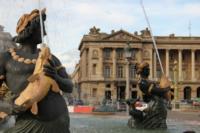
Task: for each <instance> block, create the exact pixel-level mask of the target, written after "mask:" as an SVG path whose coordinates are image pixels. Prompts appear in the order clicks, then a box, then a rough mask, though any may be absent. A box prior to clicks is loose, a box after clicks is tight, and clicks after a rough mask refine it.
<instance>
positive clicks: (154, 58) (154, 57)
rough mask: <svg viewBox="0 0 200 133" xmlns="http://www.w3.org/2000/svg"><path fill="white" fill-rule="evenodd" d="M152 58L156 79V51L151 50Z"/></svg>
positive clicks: (155, 77)
mask: <svg viewBox="0 0 200 133" xmlns="http://www.w3.org/2000/svg"><path fill="white" fill-rule="evenodd" d="M153 60H154V63H153V65H154V79H157V56H156V51H155V50H154V51H153Z"/></svg>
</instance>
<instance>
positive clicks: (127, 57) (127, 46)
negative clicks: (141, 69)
mask: <svg viewBox="0 0 200 133" xmlns="http://www.w3.org/2000/svg"><path fill="white" fill-rule="evenodd" d="M124 51H125V57H126V100H128V99H129V98H130V89H129V88H130V83H129V82H130V76H129V60H130V58H131V47H130V43H129V42H128V43H127V44H126V47H125V49H124ZM126 111H127V114H128V113H129V106H128V105H126Z"/></svg>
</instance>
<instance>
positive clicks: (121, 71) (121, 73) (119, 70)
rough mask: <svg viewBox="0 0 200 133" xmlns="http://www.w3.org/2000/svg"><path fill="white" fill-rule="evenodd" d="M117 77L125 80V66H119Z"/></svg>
mask: <svg viewBox="0 0 200 133" xmlns="http://www.w3.org/2000/svg"><path fill="white" fill-rule="evenodd" d="M117 77H118V78H123V77H124V68H123V66H118V67H117Z"/></svg>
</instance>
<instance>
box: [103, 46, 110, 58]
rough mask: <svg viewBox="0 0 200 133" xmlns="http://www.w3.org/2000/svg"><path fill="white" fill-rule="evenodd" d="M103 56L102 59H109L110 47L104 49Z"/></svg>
mask: <svg viewBox="0 0 200 133" xmlns="http://www.w3.org/2000/svg"><path fill="white" fill-rule="evenodd" d="M103 57H104V59H110V57H111V49H109V48H106V49H104V51H103Z"/></svg>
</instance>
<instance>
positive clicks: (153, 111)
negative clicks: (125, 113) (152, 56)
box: [127, 62, 170, 129]
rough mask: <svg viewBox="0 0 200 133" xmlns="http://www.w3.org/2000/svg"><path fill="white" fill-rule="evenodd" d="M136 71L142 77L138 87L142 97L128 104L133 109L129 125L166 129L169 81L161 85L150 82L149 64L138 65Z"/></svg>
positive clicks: (164, 81)
mask: <svg viewBox="0 0 200 133" xmlns="http://www.w3.org/2000/svg"><path fill="white" fill-rule="evenodd" d="M136 71H137V74H139V75H140V80H139V81H138V86H139V90H140V91H141V93H142V96H141V97H140V98H138V99H134V100H129V101H128V102H127V104H128V105H129V106H130V107H131V110H130V112H129V113H130V115H131V119H129V122H128V125H129V126H130V127H135V128H142V129H157V128H160V129H166V128H167V124H166V118H167V103H168V102H167V101H168V96H166V94H167V93H168V92H169V90H170V82H169V80H168V79H167V78H164V79H162V80H161V83H160V85H158V84H156V83H155V82H152V81H150V80H149V79H148V76H149V64H148V63H146V62H142V63H140V64H138V65H137V66H136ZM161 87H162V88H161Z"/></svg>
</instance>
